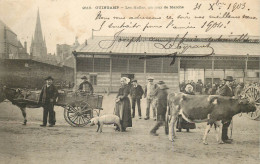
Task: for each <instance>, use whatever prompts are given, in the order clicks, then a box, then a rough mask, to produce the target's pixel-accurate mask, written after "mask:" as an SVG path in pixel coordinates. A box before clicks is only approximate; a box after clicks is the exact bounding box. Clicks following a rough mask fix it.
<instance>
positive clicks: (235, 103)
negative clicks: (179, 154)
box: [166, 93, 256, 144]
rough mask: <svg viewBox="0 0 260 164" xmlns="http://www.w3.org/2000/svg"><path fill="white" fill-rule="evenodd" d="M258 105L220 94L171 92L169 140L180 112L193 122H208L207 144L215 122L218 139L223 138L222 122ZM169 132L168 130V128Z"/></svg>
mask: <svg viewBox="0 0 260 164" xmlns="http://www.w3.org/2000/svg"><path fill="white" fill-rule="evenodd" d="M255 110H256V106H255V104H254V103H253V102H249V100H247V99H242V100H238V99H233V98H230V97H224V96H218V95H210V96H208V95H187V94H184V93H171V94H169V95H168V115H167V118H168V126H169V140H170V141H173V139H174V138H175V137H176V136H175V122H176V120H177V117H178V114H179V113H180V114H181V115H182V117H183V118H184V119H185V120H186V121H188V122H193V123H200V122H208V124H207V127H206V130H205V134H204V137H203V143H204V144H207V134H208V133H209V131H210V128H211V127H212V125H213V124H215V125H216V131H217V141H218V142H219V143H223V141H222V139H221V133H222V123H221V121H222V122H225V121H228V120H231V119H232V117H233V116H234V115H236V114H238V113H241V112H253V111H255ZM166 134H167V130H166Z"/></svg>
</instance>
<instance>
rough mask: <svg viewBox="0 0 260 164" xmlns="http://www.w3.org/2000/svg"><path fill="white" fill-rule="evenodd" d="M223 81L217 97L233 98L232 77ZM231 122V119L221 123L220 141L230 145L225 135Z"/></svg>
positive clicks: (229, 140)
mask: <svg viewBox="0 0 260 164" xmlns="http://www.w3.org/2000/svg"><path fill="white" fill-rule="evenodd" d="M224 80H225V85H224V86H223V87H221V88H220V89H219V95H221V96H228V97H233V96H234V91H233V89H232V82H233V81H234V80H233V77H232V76H227V77H226V78H225V79H224ZM231 120H232V118H231V119H230V120H229V121H226V122H223V121H222V124H223V127H222V140H223V142H225V143H231V142H232V140H231V139H229V138H228V135H227V133H228V127H229V125H230V123H231Z"/></svg>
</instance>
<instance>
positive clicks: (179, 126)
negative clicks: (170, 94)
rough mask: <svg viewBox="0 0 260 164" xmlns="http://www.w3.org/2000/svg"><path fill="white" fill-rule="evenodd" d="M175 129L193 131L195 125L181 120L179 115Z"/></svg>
mask: <svg viewBox="0 0 260 164" xmlns="http://www.w3.org/2000/svg"><path fill="white" fill-rule="evenodd" d="M176 128H177V129H195V128H196V125H195V123H189V122H187V121H186V120H185V119H183V118H182V116H181V115H179V116H178V120H177V125H176Z"/></svg>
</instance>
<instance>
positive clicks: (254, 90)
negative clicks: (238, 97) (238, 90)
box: [244, 86, 260, 121]
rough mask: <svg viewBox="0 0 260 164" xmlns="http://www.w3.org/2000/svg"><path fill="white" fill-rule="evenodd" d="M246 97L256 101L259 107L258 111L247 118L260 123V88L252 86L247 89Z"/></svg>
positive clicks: (248, 114)
mask: <svg viewBox="0 0 260 164" xmlns="http://www.w3.org/2000/svg"><path fill="white" fill-rule="evenodd" d="M244 95H245V97H246V98H249V99H252V100H254V101H255V102H256V105H257V109H256V111H255V112H249V113H247V114H246V117H247V118H250V119H252V120H256V121H260V88H259V87H256V86H250V87H248V88H246V89H245V92H244Z"/></svg>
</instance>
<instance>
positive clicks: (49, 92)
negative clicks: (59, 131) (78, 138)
mask: <svg viewBox="0 0 260 164" xmlns="http://www.w3.org/2000/svg"><path fill="white" fill-rule="evenodd" d="M45 81H46V84H45V85H44V86H43V87H42V90H41V93H40V97H39V103H40V104H42V106H43V124H42V125H41V126H46V125H47V117H48V115H49V126H50V127H52V126H54V125H55V122H56V120H55V112H54V109H53V108H54V104H55V100H56V98H57V97H58V90H57V89H56V88H55V86H54V85H53V78H52V77H51V76H49V77H47V78H46V79H45Z"/></svg>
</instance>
